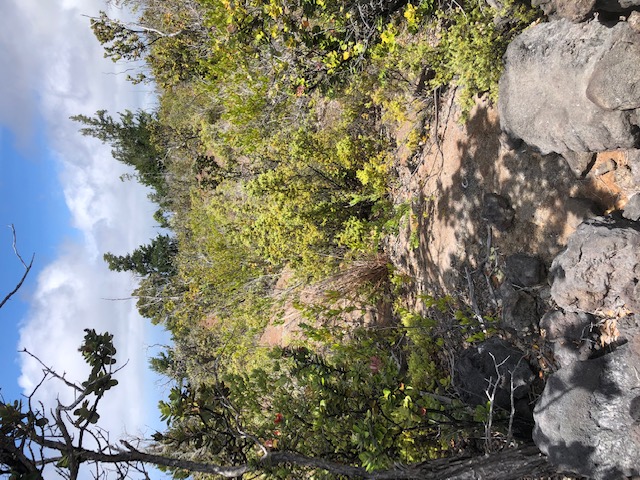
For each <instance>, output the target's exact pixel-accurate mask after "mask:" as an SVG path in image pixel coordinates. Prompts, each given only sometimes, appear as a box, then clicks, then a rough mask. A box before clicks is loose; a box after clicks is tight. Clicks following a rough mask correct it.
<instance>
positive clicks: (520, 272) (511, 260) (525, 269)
mask: <svg viewBox="0 0 640 480" xmlns="http://www.w3.org/2000/svg"><path fill="white" fill-rule="evenodd" d="M505 273H506V275H507V279H508V280H509V281H510V282H511V283H513V284H514V285H517V286H519V287H533V286H535V285H538V284H540V283H542V282H543V281H544V279H545V277H546V271H545V268H544V263H543V262H542V260H541V259H540V257H537V256H535V255H528V254H526V253H515V254H513V255H509V256H508V257H507V258H506V259H505Z"/></svg>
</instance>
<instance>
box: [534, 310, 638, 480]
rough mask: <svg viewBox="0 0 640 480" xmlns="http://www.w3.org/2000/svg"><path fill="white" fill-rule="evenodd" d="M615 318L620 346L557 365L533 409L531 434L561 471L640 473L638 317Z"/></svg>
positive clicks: (621, 475)
mask: <svg viewBox="0 0 640 480" xmlns="http://www.w3.org/2000/svg"><path fill="white" fill-rule="evenodd" d="M618 324H619V328H620V330H621V333H622V334H623V337H624V338H623V339H622V340H621V341H620V342H619V344H618V346H617V347H616V346H611V348H610V350H611V351H610V352H609V353H607V354H605V355H603V356H601V357H598V358H594V359H590V360H586V361H578V362H572V363H570V364H568V365H567V366H565V367H563V368H561V369H560V370H558V371H557V372H556V373H555V374H553V375H552V376H551V377H550V378H549V380H548V381H547V385H546V387H545V389H544V391H543V393H542V395H541V396H540V398H539V399H538V403H537V404H536V407H535V409H534V419H535V428H534V431H533V439H534V441H535V443H536V445H537V446H538V448H540V450H541V451H542V452H543V453H545V454H546V455H547V456H548V459H549V461H550V462H551V463H552V464H554V465H556V466H557V467H558V469H559V470H561V471H571V472H574V473H577V474H579V475H583V476H586V477H589V478H594V479H613V478H624V477H629V476H634V475H640V390H639V389H638V385H639V381H638V372H640V317H637V316H629V317H626V318H623V319H620V320H618Z"/></svg>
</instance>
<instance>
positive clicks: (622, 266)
mask: <svg viewBox="0 0 640 480" xmlns="http://www.w3.org/2000/svg"><path fill="white" fill-rule="evenodd" d="M550 274H551V276H552V278H553V285H552V287H551V295H552V297H553V299H554V300H555V302H556V303H557V304H558V306H559V307H561V308H562V309H564V310H567V311H571V312H577V311H584V312H588V313H602V312H605V313H607V314H608V312H613V311H616V310H618V309H622V308H626V309H628V310H630V311H633V312H640V225H638V224H637V223H636V222H630V221H627V220H624V219H620V220H614V219H612V218H604V217H598V218H595V219H591V220H587V221H586V222H584V223H583V224H581V225H580V226H579V227H578V229H577V230H576V231H575V233H574V234H573V235H572V236H571V237H570V238H569V242H568V244H567V248H566V249H565V251H564V252H562V253H561V254H560V255H558V256H557V257H556V258H555V259H554V261H553V263H552V264H551V270H550Z"/></svg>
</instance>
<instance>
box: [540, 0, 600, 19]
mask: <svg viewBox="0 0 640 480" xmlns="http://www.w3.org/2000/svg"><path fill="white" fill-rule="evenodd" d="M531 4H532V5H533V6H536V7H540V8H541V9H542V11H543V12H544V13H545V15H551V14H554V13H555V14H556V15H558V16H560V17H562V18H566V19H567V20H571V21H572V22H581V21H583V20H586V19H587V18H589V16H591V15H592V14H593V11H594V9H595V7H596V0H532V2H531Z"/></svg>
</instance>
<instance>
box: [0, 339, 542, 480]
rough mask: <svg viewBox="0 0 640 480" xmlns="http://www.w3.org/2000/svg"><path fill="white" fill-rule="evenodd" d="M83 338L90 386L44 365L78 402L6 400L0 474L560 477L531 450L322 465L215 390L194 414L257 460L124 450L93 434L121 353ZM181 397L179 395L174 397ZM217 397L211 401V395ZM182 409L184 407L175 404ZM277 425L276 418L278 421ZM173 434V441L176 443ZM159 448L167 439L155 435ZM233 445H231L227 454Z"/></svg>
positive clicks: (27, 478) (108, 342)
mask: <svg viewBox="0 0 640 480" xmlns="http://www.w3.org/2000/svg"><path fill="white" fill-rule="evenodd" d="M85 333H86V334H85V338H84V342H83V344H82V346H81V347H80V351H81V352H82V355H83V357H84V359H85V361H86V362H87V363H88V365H89V366H90V367H91V372H90V374H89V376H88V378H87V380H86V381H84V382H82V383H81V384H78V383H74V382H72V381H69V380H68V379H67V378H65V376H64V375H59V374H58V373H56V372H54V371H53V370H52V369H51V368H49V367H47V366H45V365H43V372H44V378H43V380H42V382H41V383H40V384H39V386H40V385H42V384H43V383H44V382H45V381H48V380H56V381H59V382H61V383H62V384H63V385H64V386H66V387H67V388H71V389H73V390H74V391H75V395H76V396H75V400H73V401H72V402H70V403H63V402H61V401H60V400H58V401H57V404H56V405H55V406H53V407H52V408H51V410H49V411H47V410H46V409H45V407H44V406H43V405H41V404H37V403H36V402H35V397H34V396H35V394H36V392H37V388H38V387H37V388H36V391H34V392H32V393H31V395H29V396H28V397H27V398H26V401H25V402H23V401H18V400H17V401H14V402H7V401H5V400H4V399H0V474H2V475H7V476H8V478H11V479H15V480H18V479H20V480H40V479H43V478H45V475H46V472H48V471H49V469H55V470H56V471H57V472H58V473H59V474H60V475H61V476H63V477H65V478H69V479H76V478H78V474H79V472H80V466H81V465H83V464H89V465H94V466H95V468H96V472H97V474H98V475H100V477H101V478H102V477H103V476H104V477H107V474H108V471H107V468H109V467H112V468H113V469H114V472H113V473H114V474H115V475H116V476H117V478H131V476H132V475H134V474H135V473H136V472H139V473H140V474H141V475H145V473H144V472H145V465H156V466H160V467H166V468H169V469H173V470H177V471H186V472H187V473H195V472H201V473H208V474H216V475H219V476H222V477H226V478H239V477H242V476H243V475H244V474H247V473H250V472H263V473H268V472H272V471H274V469H277V468H278V467H285V468H291V467H296V468H301V469H307V470H318V471H322V470H324V471H326V472H328V473H329V474H331V475H333V476H334V477H345V478H362V479H377V480H384V479H414V478H416V479H417V478H421V479H436V478H437V479H443V478H455V479H469V478H484V479H496V480H498V479H504V480H506V479H509V480H512V479H514V478H518V477H521V476H525V475H526V476H527V477H532V476H534V477H535V476H541V475H549V474H552V473H554V470H553V468H551V467H550V466H549V465H548V463H547V462H546V459H545V458H543V457H542V456H541V455H540V453H539V451H538V450H537V449H536V448H535V447H533V446H523V447H520V448H517V449H506V450H503V451H501V452H499V453H497V454H494V455H490V456H484V457H479V458H473V457H471V458H469V457H464V458H454V459H441V460H436V461H433V462H428V463H419V464H413V465H397V466H393V467H392V468H389V469H386V470H376V471H368V470H366V469H364V468H362V467H358V466H353V465H349V464H345V463H339V462H336V461H331V460H326V459H324V458H322V457H320V456H319V457H312V456H307V455H302V454H299V453H296V452H295V451H277V450H275V449H273V445H271V447H270V446H269V445H270V444H269V443H267V442H265V441H262V440H260V439H258V438H257V437H255V436H254V435H251V433H249V432H244V431H242V428H241V424H240V423H238V412H237V411H235V410H234V409H233V406H231V405H229V404H228V403H227V398H226V391H225V390H224V386H223V385H222V384H217V385H216V386H215V387H214V388H213V390H211V389H210V391H209V392H207V394H208V395H210V396H211V397H212V398H214V399H215V401H216V404H217V406H216V407H215V408H209V409H207V408H205V407H204V406H203V407H201V408H199V409H197V410H194V409H193V408H194V407H196V405H195V404H194V403H188V402H184V403H182V404H183V405H188V406H190V407H189V408H190V409H191V411H190V414H192V415H197V416H199V417H201V418H204V417H207V418H209V419H215V420H216V421H217V425H218V428H220V432H222V434H224V435H228V436H229V437H230V438H232V439H235V440H238V439H241V438H243V439H244V442H246V443H247V444H252V445H253V447H254V450H253V451H254V452H256V457H257V458H256V459H255V460H253V461H252V460H251V459H246V460H244V459H243V460H244V461H241V462H239V463H233V464H229V465H218V464H215V463H209V462H201V461H197V460H192V459H186V458H181V457H179V456H174V455H172V454H171V453H170V452H165V453H160V454H159V453H157V452H158V451H159V449H158V448H157V447H154V446H151V447H148V448H143V447H139V446H133V445H132V444H131V443H130V442H128V441H124V440H121V441H120V444H119V445H115V444H113V443H111V442H110V441H109V440H108V438H107V437H106V436H105V434H104V433H103V432H102V431H101V430H99V429H97V428H95V425H96V423H97V422H98V419H99V417H100V414H99V412H98V410H99V404H100V402H101V401H102V400H103V398H105V395H106V394H107V392H108V391H109V390H110V389H111V388H113V387H115V386H116V385H117V383H118V382H117V380H116V379H115V375H116V373H117V372H118V369H115V367H114V365H115V363H116V360H115V354H116V349H115V347H114V346H113V336H112V335H110V334H108V333H103V334H98V333H96V332H95V330H88V329H87V330H85ZM174 391H175V389H174ZM193 393H194V392H192V393H189V392H188V391H185V392H183V391H181V390H178V393H177V394H174V398H177V397H181V398H182V397H184V398H188V397H189V396H190V395H192V398H195V396H197V395H200V392H195V396H193ZM212 393H213V395H212ZM176 403H180V402H176ZM276 420H277V418H276ZM170 435H171V432H169V433H168V434H167V436H170ZM155 438H156V440H158V441H162V440H163V438H165V436H164V435H163V434H157V435H156V436H155ZM227 447H228V442H227V443H225V448H227Z"/></svg>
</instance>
